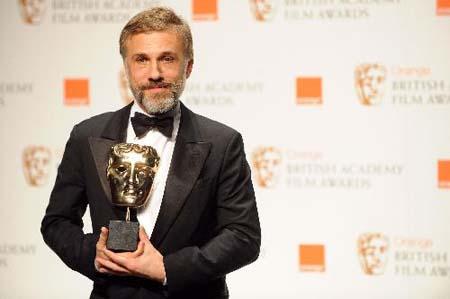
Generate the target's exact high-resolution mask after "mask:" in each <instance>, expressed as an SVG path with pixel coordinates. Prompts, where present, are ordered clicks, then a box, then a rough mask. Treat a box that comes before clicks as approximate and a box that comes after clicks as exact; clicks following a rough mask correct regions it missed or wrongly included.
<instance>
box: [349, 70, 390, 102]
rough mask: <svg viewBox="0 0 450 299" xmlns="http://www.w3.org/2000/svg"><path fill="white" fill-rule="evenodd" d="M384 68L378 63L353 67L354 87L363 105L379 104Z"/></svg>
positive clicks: (384, 77)
mask: <svg viewBox="0 0 450 299" xmlns="http://www.w3.org/2000/svg"><path fill="white" fill-rule="evenodd" d="M385 81H386V68H385V67H384V66H382V65H380V64H361V65H359V66H358V67H357V68H356V69H355V87H356V93H357V94H358V97H359V101H360V102H361V104H363V105H376V104H379V103H380V102H381V100H382V98H383V91H384V82H385Z"/></svg>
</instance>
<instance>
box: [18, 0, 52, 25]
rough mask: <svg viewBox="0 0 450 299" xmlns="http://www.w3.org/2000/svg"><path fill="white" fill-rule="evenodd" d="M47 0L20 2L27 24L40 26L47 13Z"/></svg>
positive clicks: (20, 0)
mask: <svg viewBox="0 0 450 299" xmlns="http://www.w3.org/2000/svg"><path fill="white" fill-rule="evenodd" d="M45 1H46V0H19V5H20V12H21V14H22V18H23V20H24V22H25V23H26V24H31V25H35V24H39V23H40V22H41V19H42V17H43V15H44V12H45V6H46V4H45Z"/></svg>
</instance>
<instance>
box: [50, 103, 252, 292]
mask: <svg viewBox="0 0 450 299" xmlns="http://www.w3.org/2000/svg"><path fill="white" fill-rule="evenodd" d="M130 108H131V105H128V106H126V107H124V108H122V109H120V110H118V111H116V112H109V113H105V114H101V115H98V116H95V117H93V118H90V119H88V120H85V121H83V122H81V123H80V124H78V125H76V126H75V127H74V128H73V130H72V133H71V135H70V138H69V140H68V142H67V144H66V148H65V152H64V156H63V159H62V161H61V164H60V166H59V168H58V175H57V178H56V182H55V186H54V188H53V191H52V193H51V196H50V201H49V205H48V207H47V210H46V214H45V216H44V219H43V220H42V227H41V232H42V234H43V237H44V240H45V242H46V243H47V244H48V245H49V246H50V247H51V248H52V249H53V250H54V251H55V253H56V254H57V255H58V256H59V257H60V258H61V259H62V260H63V261H64V263H66V264H67V265H68V266H69V267H70V268H72V269H73V270H75V271H78V272H80V273H81V274H83V275H85V276H87V277H89V278H90V279H91V280H93V281H94V288H93V291H92V293H91V298H167V297H169V298H228V289H227V286H226V283H225V275H226V274H227V273H229V272H231V271H233V270H236V269H238V268H239V267H242V266H244V265H246V264H248V263H250V262H252V261H254V260H255V259H256V258H257V256H258V253H259V247H260V226H259V220H258V213H257V209H256V203H255V196H254V191H253V186H252V182H251V175H250V169H249V166H248V163H247V161H246V158H245V153H244V146H243V141H242V137H241V135H240V134H239V133H238V132H236V131H235V130H233V129H231V128H229V127H227V126H225V125H223V124H220V123H218V122H215V121H212V120H210V119H207V118H205V117H202V116H200V115H197V114H195V113H193V112H192V111H190V110H189V109H187V108H186V107H185V106H184V105H183V104H181V122H180V128H179V131H178V136H177V139H176V143H175V148H174V153H173V156H172V162H171V165H170V169H169V174H168V178H167V183H166V188H165V192H164V197H163V200H162V205H161V209H160V212H159V215H158V218H157V221H156V225H155V228H154V230H153V233H152V234H151V238H150V241H151V242H152V244H153V245H154V246H155V247H156V248H157V249H158V250H159V251H160V252H161V254H162V255H163V256H164V265H165V269H166V277H167V286H164V287H163V286H161V285H160V284H158V283H156V282H153V281H151V280H146V279H142V278H135V277H115V276H106V275H103V274H101V273H98V272H97V271H96V270H95V267H94V258H95V245H96V242H97V240H98V237H99V234H100V228H101V227H102V226H108V223H109V220H111V219H120V220H123V219H125V215H124V209H120V208H116V207H114V206H112V204H111V192H110V188H109V185H108V182H107V178H106V167H107V161H108V155H109V150H110V148H111V146H112V145H114V144H116V143H119V142H124V141H125V140H126V130H127V125H128V118H129V114H130ZM87 206H89V211H90V216H91V220H92V229H93V233H92V234H85V233H83V230H82V228H83V222H82V216H83V215H84V213H85V211H86V207H87ZM133 217H134V218H135V217H136V216H135V215H133Z"/></svg>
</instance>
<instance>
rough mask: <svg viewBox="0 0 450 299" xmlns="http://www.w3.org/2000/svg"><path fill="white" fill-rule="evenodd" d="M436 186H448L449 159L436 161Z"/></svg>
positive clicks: (449, 174)
mask: <svg viewBox="0 0 450 299" xmlns="http://www.w3.org/2000/svg"><path fill="white" fill-rule="evenodd" d="M438 186H439V188H450V160H440V161H438Z"/></svg>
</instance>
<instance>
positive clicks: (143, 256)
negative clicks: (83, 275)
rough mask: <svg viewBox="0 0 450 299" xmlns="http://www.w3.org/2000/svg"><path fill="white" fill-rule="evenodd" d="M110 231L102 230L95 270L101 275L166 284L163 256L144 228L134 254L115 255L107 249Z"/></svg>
mask: <svg viewBox="0 0 450 299" xmlns="http://www.w3.org/2000/svg"><path fill="white" fill-rule="evenodd" d="M107 238H108V229H106V228H104V227H103V228H102V231H101V234H100V238H99V240H98V242H97V256H96V258H95V268H96V269H97V271H99V272H100V273H105V274H112V275H120V276H139V277H144V278H148V279H152V280H156V281H159V282H161V283H163V282H164V280H165V278H166V271H165V269H164V263H163V256H162V255H161V253H159V251H158V250H156V249H155V247H153V245H152V244H151V243H150V240H149V238H148V236H147V234H146V232H145V230H144V228H143V227H140V229H139V244H138V248H137V249H136V251H134V252H122V253H115V252H112V251H110V250H108V249H107V248H106V240H107Z"/></svg>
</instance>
